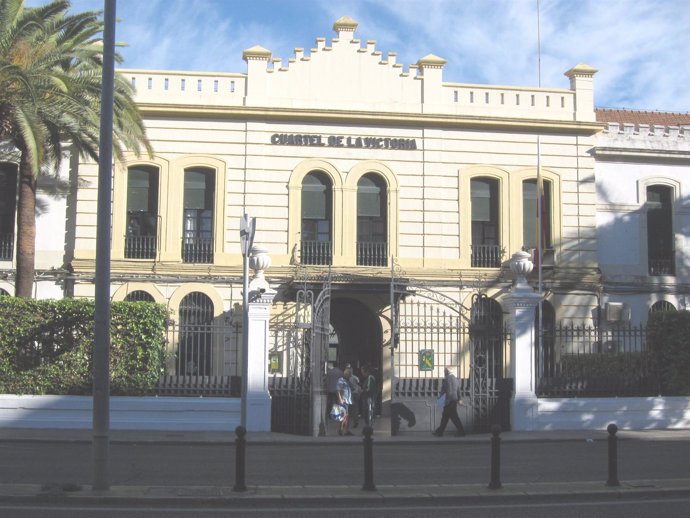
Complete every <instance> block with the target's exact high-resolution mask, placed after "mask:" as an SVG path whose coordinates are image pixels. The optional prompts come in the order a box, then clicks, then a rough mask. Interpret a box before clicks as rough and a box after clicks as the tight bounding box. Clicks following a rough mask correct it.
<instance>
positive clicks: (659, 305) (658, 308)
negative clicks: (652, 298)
mask: <svg viewBox="0 0 690 518" xmlns="http://www.w3.org/2000/svg"><path fill="white" fill-rule="evenodd" d="M675 310H676V307H675V306H674V305H673V304H671V303H670V302H669V301H667V300H658V301H656V302H655V303H654V304H652V307H651V308H649V312H650V313H661V312H662V311H675Z"/></svg>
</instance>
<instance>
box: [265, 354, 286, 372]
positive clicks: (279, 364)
mask: <svg viewBox="0 0 690 518" xmlns="http://www.w3.org/2000/svg"><path fill="white" fill-rule="evenodd" d="M268 372H269V374H280V373H281V372H283V353H282V352H278V353H268Z"/></svg>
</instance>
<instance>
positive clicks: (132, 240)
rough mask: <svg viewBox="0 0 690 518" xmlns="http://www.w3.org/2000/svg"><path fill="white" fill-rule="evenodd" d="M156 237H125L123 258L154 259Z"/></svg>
mask: <svg viewBox="0 0 690 518" xmlns="http://www.w3.org/2000/svg"><path fill="white" fill-rule="evenodd" d="M156 247H157V239H156V236H125V258H127V259H155V258H156Z"/></svg>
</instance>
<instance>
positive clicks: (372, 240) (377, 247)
mask: <svg viewBox="0 0 690 518" xmlns="http://www.w3.org/2000/svg"><path fill="white" fill-rule="evenodd" d="M387 206H388V203H387V193H386V184H385V182H384V181H383V178H381V177H380V176H379V175H377V174H373V173H367V174H365V175H364V176H362V178H360V179H359V182H358V183H357V264H358V265H360V266H386V265H387V264H388V223H387V218H386V212H387Z"/></svg>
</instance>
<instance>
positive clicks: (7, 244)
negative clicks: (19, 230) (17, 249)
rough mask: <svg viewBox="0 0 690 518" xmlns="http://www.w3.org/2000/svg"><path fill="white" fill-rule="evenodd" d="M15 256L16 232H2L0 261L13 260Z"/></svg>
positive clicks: (0, 237)
mask: <svg viewBox="0 0 690 518" xmlns="http://www.w3.org/2000/svg"><path fill="white" fill-rule="evenodd" d="M13 257H14V234H0V261H11V260H12V258H13Z"/></svg>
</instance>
